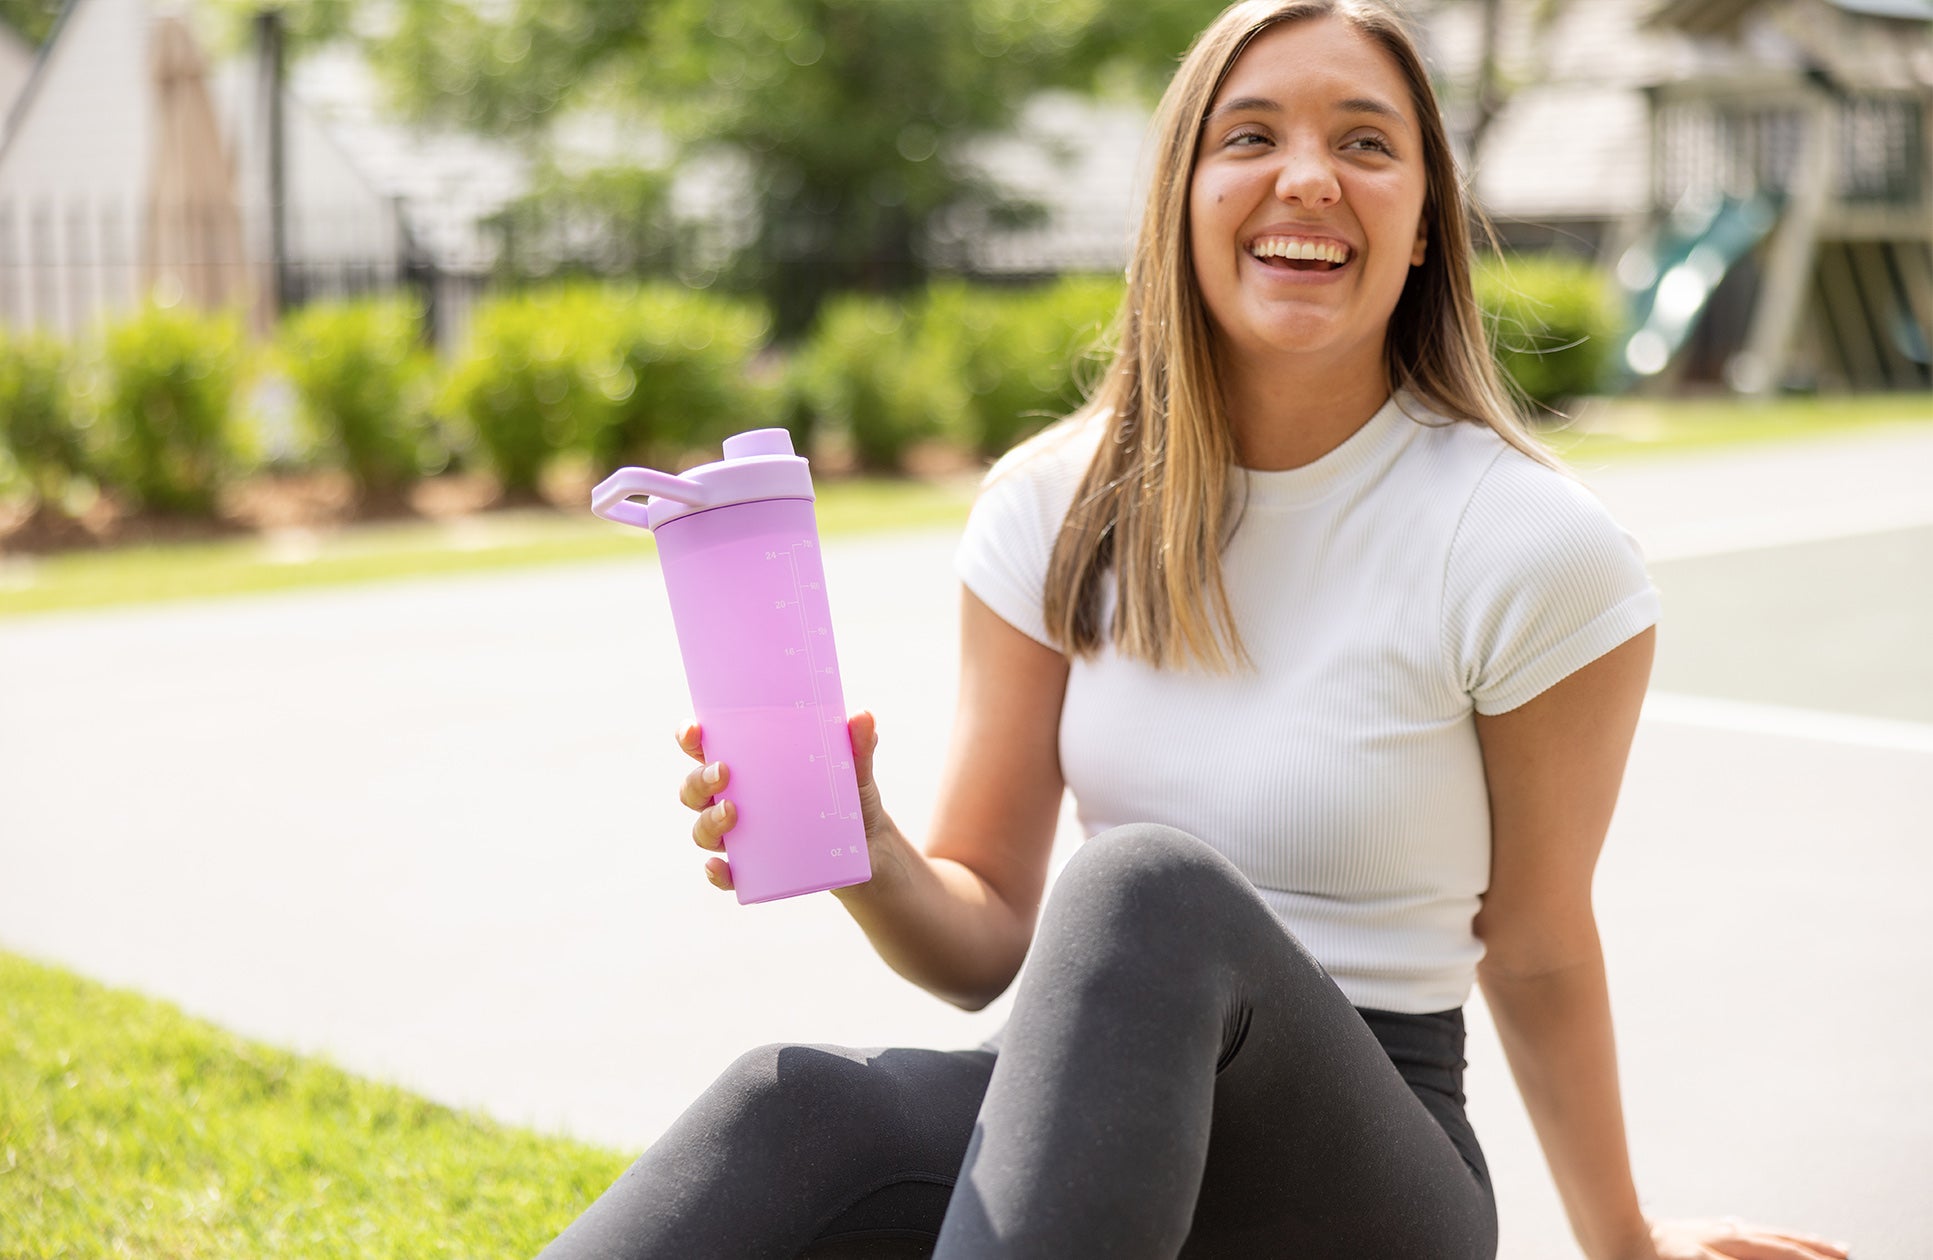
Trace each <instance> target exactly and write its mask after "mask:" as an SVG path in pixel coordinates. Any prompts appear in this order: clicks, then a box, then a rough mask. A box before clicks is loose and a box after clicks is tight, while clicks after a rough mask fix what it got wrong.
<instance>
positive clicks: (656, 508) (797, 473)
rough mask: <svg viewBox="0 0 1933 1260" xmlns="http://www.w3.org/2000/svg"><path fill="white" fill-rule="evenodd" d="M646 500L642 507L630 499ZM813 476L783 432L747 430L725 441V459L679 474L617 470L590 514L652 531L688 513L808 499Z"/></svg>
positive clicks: (593, 498)
mask: <svg viewBox="0 0 1933 1260" xmlns="http://www.w3.org/2000/svg"><path fill="white" fill-rule="evenodd" d="M639 494H642V495H649V496H650V497H649V498H648V499H647V500H646V501H645V502H644V503H642V504H640V503H635V502H633V501H632V496H633V495H639ZM812 497H813V494H812V471H811V469H810V467H809V466H808V465H807V463H806V461H805V459H804V458H803V457H802V456H799V455H795V454H793V452H792V435H791V434H790V433H788V432H787V431H786V430H784V429H752V430H750V431H749V432H746V433H735V434H733V435H732V436H731V437H728V438H726V439H725V451H724V458H723V459H720V460H717V461H715V462H713V463H709V464H700V465H699V466H698V467H696V468H691V469H687V470H686V471H685V472H683V473H680V474H676V475H674V474H672V473H665V472H659V471H657V470H656V469H654V468H620V469H618V470H617V471H616V472H614V473H612V474H611V475H610V476H609V477H606V478H605V479H604V480H603V481H601V482H599V483H598V487H597V489H595V490H593V491H591V511H593V512H595V513H597V514H598V515H599V516H601V517H603V518H604V519H605V520H608V521H617V522H619V523H620V524H624V525H635V526H637V527H638V528H639V529H656V528H658V526H660V525H663V524H665V523H666V522H668V521H675V520H677V519H678V518H679V517H681V516H689V515H691V514H692V513H693V512H703V511H706V510H708V509H711V508H717V507H726V506H728V505H730V504H733V503H754V502H757V501H759V500H761V499H810V498H812Z"/></svg>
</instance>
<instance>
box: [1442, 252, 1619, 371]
mask: <svg viewBox="0 0 1933 1260" xmlns="http://www.w3.org/2000/svg"><path fill="white" fill-rule="evenodd" d="M1475 280H1476V295H1477V304H1478V305H1479V306H1481V307H1482V308H1483V311H1484V325H1485V327H1486V329H1487V330H1488V331H1489V334H1490V344H1491V349H1492V351H1493V353H1495V355H1496V356H1497V362H1498V365H1499V366H1501V367H1502V368H1503V371H1504V374H1505V375H1506V376H1508V377H1509V378H1510V379H1511V380H1512V381H1514V382H1515V383H1516V385H1517V388H1518V389H1520V390H1522V391H1523V393H1524V395H1525V396H1526V397H1528V398H1529V399H1530V400H1531V401H1532V402H1534V403H1537V404H1540V405H1542V406H1547V407H1549V406H1557V405H1560V404H1562V403H1564V402H1565V401H1567V400H1569V399H1572V398H1577V397H1581V396H1583V395H1585V394H1591V393H1596V392H1597V391H1598V390H1599V389H1601V388H1602V387H1603V386H1604V384H1605V381H1606V370H1607V369H1608V368H1609V366H1610V363H1611V355H1612V352H1613V349H1614V344H1613V343H1614V341H1615V339H1616V337H1617V334H1618V331H1619V329H1620V326H1621V324H1622V318H1623V317H1622V314H1621V312H1620V309H1619V305H1618V301H1617V298H1616V296H1615V294H1614V293H1613V292H1612V288H1611V283H1610V280H1609V279H1608V278H1607V277H1606V276H1605V275H1604V274H1603V273H1602V272H1601V271H1599V270H1598V269H1597V268H1595V267H1593V266H1591V265H1590V264H1589V263H1587V262H1583V261H1581V260H1579V259H1574V258H1570V257H1567V256H1565V255H1560V254H1514V255H1508V256H1505V257H1503V258H1482V259H1479V260H1478V263H1477V267H1476V275H1475Z"/></svg>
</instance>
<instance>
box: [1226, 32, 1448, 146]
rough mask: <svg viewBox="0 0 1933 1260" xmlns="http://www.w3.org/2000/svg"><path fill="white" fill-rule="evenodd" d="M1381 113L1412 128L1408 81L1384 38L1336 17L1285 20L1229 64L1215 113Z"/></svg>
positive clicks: (1386, 119) (1252, 40)
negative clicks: (1243, 110)
mask: <svg viewBox="0 0 1933 1260" xmlns="http://www.w3.org/2000/svg"><path fill="white" fill-rule="evenodd" d="M1271 107H1273V108H1274V109H1278V110H1287V109H1290V108H1294V109H1308V108H1311V107H1315V108H1322V109H1328V110H1331V111H1337V112H1351V113H1367V114H1380V115H1384V116H1385V121H1387V122H1390V123H1392V124H1400V125H1402V126H1404V127H1406V128H1411V129H1413V123H1412V120H1411V117H1410V114H1411V110H1412V103H1411V101H1410V93H1409V86H1408V83H1407V81H1406V80H1405V79H1404V77H1403V73H1402V71H1401V70H1400V69H1399V68H1398V67H1397V65H1396V63H1395V60H1394V59H1393V58H1392V57H1391V56H1390V55H1389V53H1388V51H1387V50H1385V49H1384V48H1383V47H1382V45H1381V44H1379V43H1378V42H1377V41H1376V40H1375V39H1373V38H1371V37H1370V36H1369V35H1367V34H1365V33H1364V32H1363V31H1361V30H1359V29H1358V28H1357V27H1356V26H1355V25H1354V24H1353V23H1351V22H1348V21H1346V20H1344V19H1341V18H1336V17H1320V18H1304V19H1301V20H1298V21H1290V22H1278V23H1276V24H1275V25H1274V26H1271V27H1269V28H1268V29H1267V30H1265V31H1262V32H1261V33H1260V34H1258V35H1256V36H1255V37H1254V38H1253V39H1251V40H1249V41H1248V45H1247V46H1246V47H1245V48H1243V49H1242V52H1241V54H1240V55H1239V56H1238V57H1236V58H1235V62H1234V64H1233V65H1231V66H1230V67H1229V68H1228V73H1227V74H1226V75H1224V76H1223V77H1222V82H1221V86H1220V87H1219V88H1217V89H1216V92H1215V99H1214V101H1213V102H1212V103H1211V104H1210V106H1209V111H1208V113H1209V116H1210V117H1213V116H1214V115H1216V114H1221V113H1228V112H1232V111H1233V110H1235V109H1237V108H1251V109H1262V110H1266V109H1268V108H1271Z"/></svg>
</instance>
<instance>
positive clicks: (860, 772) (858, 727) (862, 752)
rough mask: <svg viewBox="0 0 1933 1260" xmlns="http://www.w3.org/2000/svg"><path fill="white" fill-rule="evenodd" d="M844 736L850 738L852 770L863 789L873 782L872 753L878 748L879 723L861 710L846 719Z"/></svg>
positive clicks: (868, 713) (867, 712)
mask: <svg viewBox="0 0 1933 1260" xmlns="http://www.w3.org/2000/svg"><path fill="white" fill-rule="evenodd" d="M846 734H847V735H849V736H850V737H851V738H852V768H853V773H854V774H855V775H856V776H857V777H858V779H859V786H861V787H865V786H867V785H868V784H870V783H871V782H872V781H873V751H874V750H875V749H877V748H878V747H879V723H878V721H877V719H875V718H874V717H873V715H872V714H871V713H870V712H869V711H867V710H865V709H861V710H859V712H857V713H854V714H853V715H852V716H850V717H848V718H847V719H846Z"/></svg>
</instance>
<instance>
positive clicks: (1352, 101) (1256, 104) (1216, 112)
mask: <svg viewBox="0 0 1933 1260" xmlns="http://www.w3.org/2000/svg"><path fill="white" fill-rule="evenodd" d="M1333 108H1334V109H1335V111H1336V112H1337V113H1339V114H1374V115H1375V116H1376V117H1378V118H1387V119H1389V120H1390V121H1392V122H1394V123H1396V124H1398V125H1399V126H1402V127H1405V128H1407V127H1408V126H1409V119H1407V118H1405V117H1403V111H1402V110H1400V109H1397V108H1396V107H1395V106H1394V105H1389V104H1386V103H1384V102H1383V101H1379V100H1377V99H1376V98H1375V97H1373V96H1352V97H1349V98H1348V99H1346V100H1340V101H1337V102H1336V103H1335V105H1334V106H1333ZM1281 112H1282V103H1281V102H1280V101H1272V100H1270V99H1269V98H1268V97H1266V96H1238V97H1236V98H1235V99H1234V100H1231V101H1223V102H1222V103H1221V104H1220V105H1217V106H1215V108H1214V109H1211V110H1209V111H1208V117H1207V118H1206V119H1204V120H1203V121H1204V122H1207V121H1213V120H1214V119H1216V118H1220V117H1221V116H1222V115H1224V114H1246V113H1267V114H1279V113H1281Z"/></svg>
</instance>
